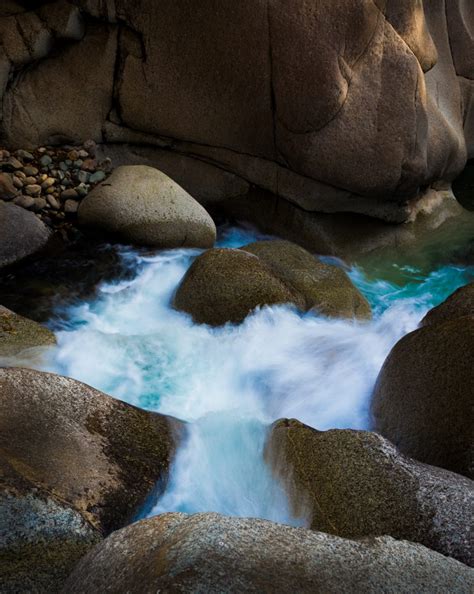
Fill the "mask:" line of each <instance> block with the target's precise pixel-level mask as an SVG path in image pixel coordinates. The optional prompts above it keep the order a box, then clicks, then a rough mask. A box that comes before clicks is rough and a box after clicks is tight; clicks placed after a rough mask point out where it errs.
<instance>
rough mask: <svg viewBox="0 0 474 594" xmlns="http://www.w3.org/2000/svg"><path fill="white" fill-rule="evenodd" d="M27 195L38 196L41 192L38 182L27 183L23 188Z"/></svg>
mask: <svg viewBox="0 0 474 594" xmlns="http://www.w3.org/2000/svg"><path fill="white" fill-rule="evenodd" d="M25 192H26V193H27V194H28V196H39V195H40V194H41V186H39V185H38V184H28V185H27V186H26V188H25Z"/></svg>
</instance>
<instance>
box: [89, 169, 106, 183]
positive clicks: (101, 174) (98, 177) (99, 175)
mask: <svg viewBox="0 0 474 594" xmlns="http://www.w3.org/2000/svg"><path fill="white" fill-rule="evenodd" d="M105 178H106V175H105V171H96V172H95V173H93V174H92V175H91V176H90V177H89V183H91V184H98V183H99V182H101V181H104V179H105Z"/></svg>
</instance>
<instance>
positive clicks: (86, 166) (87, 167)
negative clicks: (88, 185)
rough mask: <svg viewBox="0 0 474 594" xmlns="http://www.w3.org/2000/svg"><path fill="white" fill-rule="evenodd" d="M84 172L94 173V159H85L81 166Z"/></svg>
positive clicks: (95, 162)
mask: <svg viewBox="0 0 474 594" xmlns="http://www.w3.org/2000/svg"><path fill="white" fill-rule="evenodd" d="M81 169H83V170H84V171H91V172H93V171H95V170H96V169H97V161H96V160H95V159H86V160H85V161H84V162H83V163H82V166H81Z"/></svg>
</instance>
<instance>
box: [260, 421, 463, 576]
mask: <svg viewBox="0 0 474 594" xmlns="http://www.w3.org/2000/svg"><path fill="white" fill-rule="evenodd" d="M266 457H267V459H268V460H269V461H270V463H271V465H272V467H273V470H274V472H275V473H276V474H277V475H278V476H279V477H280V479H281V480H282V481H283V483H284V484H286V486H287V488H288V490H289V494H290V497H291V500H292V503H293V506H294V508H295V511H296V512H299V513H304V514H306V515H308V516H309V519H310V522H311V528H312V529H313V530H321V531H324V532H328V533H330V534H336V535H338V536H341V537H344V538H360V537H368V536H382V535H390V536H393V537H394V538H398V539H405V540H409V541H412V542H418V543H421V544H423V545H425V546H426V547H429V548H430V549H433V550H436V551H438V552H440V553H442V554H444V555H448V556H450V557H454V558H456V559H458V560H459V561H462V562H463V563H466V564H468V565H473V564H474V555H473V551H472V542H471V528H470V526H471V519H470V518H471V515H472V509H473V506H474V483H473V482H472V481H471V480H469V479H467V478H465V477H461V476H459V475H457V474H454V473H452V472H448V471H446V470H443V469H440V468H436V467H434V466H428V465H425V464H420V463H419V462H415V461H414V460H411V459H409V458H406V457H405V456H403V455H402V454H400V452H398V451H397V449H396V448H395V447H394V446H393V445H392V444H391V443H390V442H389V441H387V440H386V439H384V438H383V437H381V436H380V435H378V434H377V433H369V432H367V431H350V430H332V431H325V432H322V431H317V430H316V429H313V428H311V427H308V426H307V425H304V424H303V423H300V422H299V421H296V420H286V419H285V420H281V421H278V422H276V423H275V424H274V426H273V427H272V430H271V434H270V437H269V440H268V443H267V447H266Z"/></svg>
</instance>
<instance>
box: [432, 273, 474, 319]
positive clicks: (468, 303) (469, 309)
mask: <svg viewBox="0 0 474 594" xmlns="http://www.w3.org/2000/svg"><path fill="white" fill-rule="evenodd" d="M464 316H474V283H471V284H469V285H466V286H465V287H461V288H460V289H458V290H457V291H455V292H454V293H453V294H452V295H450V296H449V297H448V298H447V299H446V301H443V303H441V304H440V305H438V306H437V307H434V308H433V309H432V310H430V311H429V312H428V313H427V314H426V316H425V317H424V318H423V320H422V321H421V326H429V325H431V324H440V323H442V322H447V321H449V320H455V319H457V318H462V317H464Z"/></svg>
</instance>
